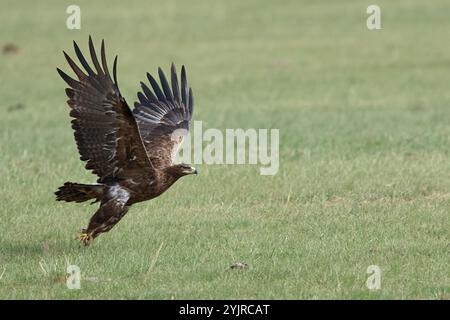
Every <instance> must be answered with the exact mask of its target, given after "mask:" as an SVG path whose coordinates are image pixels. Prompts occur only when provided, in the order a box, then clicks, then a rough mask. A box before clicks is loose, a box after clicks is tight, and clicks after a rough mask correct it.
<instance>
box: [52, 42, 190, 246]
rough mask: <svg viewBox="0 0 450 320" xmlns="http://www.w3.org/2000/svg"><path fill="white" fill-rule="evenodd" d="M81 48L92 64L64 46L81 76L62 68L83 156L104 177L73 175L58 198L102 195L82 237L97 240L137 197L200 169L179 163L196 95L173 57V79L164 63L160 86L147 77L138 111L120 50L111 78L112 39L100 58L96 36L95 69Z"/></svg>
mask: <svg viewBox="0 0 450 320" xmlns="http://www.w3.org/2000/svg"><path fill="white" fill-rule="evenodd" d="M74 48H75V53H76V55H77V57H78V60H79V62H80V64H81V65H82V67H83V68H84V70H82V69H81V68H80V67H79V66H78V65H77V64H76V63H75V62H74V61H73V60H72V59H71V58H70V57H69V56H68V55H67V54H66V52H64V51H63V53H64V56H65V58H66V60H67V62H68V63H69V65H70V67H71V68H72V70H73V72H74V73H75V74H76V76H77V78H78V80H75V79H73V78H71V77H69V76H68V75H67V74H65V73H64V72H63V71H61V70H60V69H59V68H57V71H58V73H59V74H60V76H61V77H62V78H63V79H64V81H65V82H66V83H67V84H68V85H69V87H70V88H67V89H66V94H67V96H68V97H69V100H68V101H67V103H68V105H69V107H70V109H71V110H70V116H71V117H73V118H74V119H73V120H72V128H73V129H74V131H75V133H74V135H75V141H76V143H77V147H78V151H79V153H80V159H81V160H83V161H86V169H88V170H92V172H93V173H94V174H96V175H97V176H98V180H97V184H80V183H72V182H66V183H65V184H64V185H63V186H62V187H60V188H59V189H58V191H56V192H55V194H56V200H58V201H61V200H63V201H67V202H71V201H75V202H83V201H87V200H91V199H92V200H94V202H97V201H99V202H100V207H99V209H98V210H97V212H95V214H94V215H93V216H92V217H91V219H90V221H89V225H88V227H87V228H86V229H83V230H82V233H81V235H80V240H81V242H82V243H83V244H84V245H89V244H90V242H91V241H92V239H94V238H95V237H97V236H98V235H99V234H100V233H103V232H107V231H109V230H110V229H111V228H112V227H114V225H115V224H116V223H117V222H119V220H120V219H121V218H122V217H123V216H124V215H125V214H126V213H127V211H128V209H129V207H130V206H131V205H132V204H134V203H137V202H141V201H146V200H149V199H152V198H155V197H158V196H159V195H160V194H162V193H163V192H164V191H166V190H167V189H168V188H169V187H170V186H171V185H172V184H173V183H175V181H177V180H178V179H179V178H181V177H182V176H185V175H188V174H197V171H196V169H195V168H193V167H191V166H190V165H187V164H174V163H173V158H174V156H175V155H176V153H177V150H178V148H179V147H180V145H181V143H182V140H183V137H184V136H185V134H186V133H187V130H188V129H189V122H190V120H191V118H192V112H193V107H194V102H193V96H192V90H191V88H189V89H188V85H187V81H186V70H185V68H184V66H183V67H182V68H181V79H180V82H181V86H179V84H178V77H177V73H176V69H175V66H174V64H173V63H172V67H171V72H170V75H171V85H169V83H168V81H167V79H166V76H165V75H164V73H163V71H162V70H161V68H159V69H158V74H159V79H160V82H161V87H160V86H159V85H158V83H157V81H156V80H155V79H154V78H153V77H152V76H151V75H150V74H149V73H147V78H148V80H149V82H150V85H151V87H152V89H153V91H152V90H151V89H150V88H149V87H148V86H147V85H146V84H144V83H143V82H141V88H142V92H138V94H137V97H138V100H139V101H138V102H135V104H134V109H133V111H131V110H130V108H129V107H128V104H127V103H126V101H125V99H124V98H123V97H122V95H121V93H120V90H119V87H118V85H117V74H116V72H117V56H116V58H115V59H114V64H113V73H112V74H113V77H112V78H111V74H110V72H109V70H108V65H107V62H106V54H105V44H104V41H103V40H102V45H101V63H100V61H99V60H98V58H97V53H96V51H95V49H94V45H93V43H92V38H91V37H89V51H90V55H91V60H92V64H93V66H94V68H92V67H91V66H90V65H89V64H88V62H87V61H86V59H85V58H84V56H83V54H82V53H81V51H80V49H79V47H78V45H77V44H76V43H75V42H74Z"/></svg>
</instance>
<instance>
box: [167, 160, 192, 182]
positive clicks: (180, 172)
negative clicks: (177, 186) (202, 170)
mask: <svg viewBox="0 0 450 320" xmlns="http://www.w3.org/2000/svg"><path fill="white" fill-rule="evenodd" d="M170 172H171V174H172V175H174V176H176V177H178V178H179V177H182V176H186V175H188V174H198V171H197V169H195V168H194V167H192V166H191V165H189V164H185V163H180V164H176V165H174V166H172V167H170Z"/></svg>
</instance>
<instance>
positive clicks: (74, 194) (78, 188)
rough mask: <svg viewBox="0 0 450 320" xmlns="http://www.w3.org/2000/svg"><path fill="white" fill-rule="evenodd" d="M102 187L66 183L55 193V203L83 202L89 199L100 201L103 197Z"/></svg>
mask: <svg viewBox="0 0 450 320" xmlns="http://www.w3.org/2000/svg"><path fill="white" fill-rule="evenodd" d="M103 190H104V186H103V185H98V184H97V185H95V184H81V183H72V182H66V183H64V185H63V186H61V187H59V188H58V191H56V192H55V195H56V200H57V201H67V202H71V201H75V202H83V201H88V200H91V199H96V201H98V200H100V199H101V198H102V196H103Z"/></svg>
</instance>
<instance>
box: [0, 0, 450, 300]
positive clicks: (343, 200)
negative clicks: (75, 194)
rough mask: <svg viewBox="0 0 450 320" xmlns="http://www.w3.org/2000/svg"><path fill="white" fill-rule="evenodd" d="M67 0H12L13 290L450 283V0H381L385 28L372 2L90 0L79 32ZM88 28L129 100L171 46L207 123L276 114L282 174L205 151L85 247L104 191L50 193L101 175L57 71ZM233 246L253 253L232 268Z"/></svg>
mask: <svg viewBox="0 0 450 320" xmlns="http://www.w3.org/2000/svg"><path fill="white" fill-rule="evenodd" d="M72 3H73V2H72V1H70V2H66V1H56V0H54V1H46V2H45V4H43V3H42V4H40V5H39V4H38V3H37V2H34V1H20V2H18V1H11V0H3V1H2V7H3V9H2V10H1V12H0V45H1V46H3V45H4V44H6V43H14V44H16V45H17V46H18V47H19V48H20V50H19V51H18V52H17V53H16V54H5V55H0V111H1V117H0V147H1V153H0V177H1V182H0V197H1V201H0V214H1V223H0V234H1V236H0V275H1V273H2V272H3V270H4V273H3V277H2V278H1V280H0V298H3V299H13V298H20V299H22V298H26V299H28V298H31V299H38V298H44V299H54V298H60V299H75V298H87V299H91V298H104V299H105V298H106V299H108V298H126V299H130V298H145V299H172V298H174V299H180V298H194V299H197V298H199V299H200V298H206V299H215V298H224V299H234V298H258V299H269V298H270V299H272V298H273V299H285V298H290V299H300V298H307V299H328V298H333V299H334V298H343V299H386V298H389V299H391V298H392V299H411V298H420V299H450V271H449V269H450V268H449V262H450V259H449V253H450V252H449V250H450V249H449V245H450V219H449V211H450V90H449V88H450V42H449V41H448V40H449V39H450V20H449V19H448V11H449V9H450V5H449V3H448V1H446V0H436V1H432V2H429V3H425V2H423V1H419V0H414V1H411V0H408V1H407V0H401V1H387V0H380V1H377V4H379V5H380V6H381V8H382V28H383V29H382V30H380V31H368V30H367V28H366V21H365V20H366V17H367V15H366V13H365V12H366V8H367V6H368V5H369V4H372V1H356V0H354V1H349V0H347V1H299V0H292V1H268V0H267V1H261V0H257V1H256V0H253V1H245V2H243V1H237V0H233V1H220V2H212V1H199V0H195V1H189V2H188V1H160V2H152V3H148V1H139V2H137V1H136V2H134V1H133V2H132V3H130V4H127V5H125V4H123V2H121V1H115V2H110V1H98V2H97V1H96V2H95V4H94V3H93V2H91V1H77V4H78V5H80V6H81V10H82V29H81V30H80V31H76V30H75V31H74V30H68V29H66V28H65V19H66V17H67V14H66V13H65V10H66V7H67V6H68V5H70V4H72ZM89 34H92V35H93V37H94V40H95V41H96V42H97V43H98V42H99V41H100V39H101V38H105V40H106V43H107V50H108V52H109V57H110V58H111V60H112V56H113V54H116V53H117V54H119V68H118V74H119V83H120V87H121V90H122V93H123V94H124V96H125V97H126V98H127V100H128V102H129V103H130V104H131V103H132V102H133V101H134V99H135V94H136V92H137V90H138V84H139V81H140V80H143V79H144V77H145V72H147V71H150V72H153V73H154V72H155V70H156V68H157V66H159V65H161V66H163V67H164V68H165V69H167V68H168V67H169V66H170V63H171V62H172V61H175V62H176V63H177V64H178V66H179V65H181V64H186V65H187V67H188V76H189V79H190V83H191V85H192V86H193V89H194V93H195V97H196V112H195V120H203V121H204V122H205V126H207V127H214V128H222V129H224V128H239V127H241V128H279V129H280V170H279V172H278V174H277V175H275V176H273V177H270V176H261V175H259V170H258V166H207V165H203V166H200V172H201V174H200V175H199V176H198V177H196V178H194V177H186V178H184V179H182V180H180V181H179V182H178V183H177V184H176V185H175V186H173V187H172V188H171V189H170V190H169V191H168V192H167V193H165V194H164V195H162V196H161V197H160V198H157V199H155V200H153V201H150V202H145V203H142V204H138V205H135V206H134V207H133V208H132V209H131V210H130V212H129V213H128V214H127V216H126V217H125V218H124V219H123V221H121V222H120V223H119V224H118V225H117V226H116V227H115V228H114V229H113V230H112V231H111V232H110V233H107V234H105V235H102V236H101V237H99V238H98V239H96V240H95V242H94V243H93V245H92V246H91V247H89V248H82V247H80V246H79V245H78V243H77V242H76V241H75V240H74V238H75V237H76V235H77V232H78V230H79V229H80V228H81V227H84V226H85V225H86V223H87V221H88V219H89V217H90V215H91V214H92V213H93V212H94V211H95V207H94V206H89V205H87V204H86V205H85V204H81V205H77V204H65V203H57V202H55V201H54V196H53V192H54V191H55V190H56V188H57V187H59V186H60V185H61V184H62V183H63V182H65V181H77V182H93V181H94V180H95V177H94V176H92V175H91V174H90V173H88V172H86V171H85V170H84V169H83V164H82V163H81V162H80V161H79V159H78V153H77V150H76V147H75V143H74V141H73V134H72V130H71V128H70V123H69V116H68V107H67V106H66V104H65V101H66V97H65V95H64V90H63V89H64V87H65V84H64V83H63V81H62V80H61V79H59V77H58V75H57V73H56V71H55V68H56V66H59V67H62V68H63V70H68V67H67V65H66V63H65V61H64V59H63V56H62V53H61V51H62V50H63V49H64V50H68V52H69V53H71V54H73V49H72V48H71V41H72V40H77V41H78V42H79V43H80V44H81V45H82V49H86V46H87V38H88V35H89ZM18 104H21V105H22V108H19V107H17V105H18ZM237 261H243V262H246V263H248V264H249V268H248V269H246V270H238V271H236V270H232V271H231V270H230V271H227V268H228V267H229V266H230V265H231V264H233V263H234V262H237ZM67 263H70V264H76V265H78V266H79V267H80V268H81V272H82V277H83V279H82V283H81V286H82V289H81V290H68V289H67V287H66V286H65V283H64V280H63V277H64V275H65V270H66V265H67ZM369 265H378V266H380V268H381V270H382V283H381V290H378V291H370V290H368V289H367V288H366V285H365V283H366V279H367V277H368V275H367V274H366V269H367V267H368V266H369Z"/></svg>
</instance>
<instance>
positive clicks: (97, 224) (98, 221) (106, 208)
mask: <svg viewBox="0 0 450 320" xmlns="http://www.w3.org/2000/svg"><path fill="white" fill-rule="evenodd" d="M114 195H115V197H114V198H111V199H110V200H108V201H106V202H102V204H101V205H100V208H99V209H98V210H97V212H96V213H95V214H94V215H93V216H92V217H91V220H90V221H89V225H88V227H87V229H85V230H83V231H82V233H81V235H80V241H81V243H83V244H84V245H85V246H88V245H89V244H90V243H91V241H92V240H93V239H94V238H96V237H97V236H98V235H100V234H101V233H104V232H108V231H109V230H111V229H112V227H114V226H115V225H116V223H117V222H119V221H120V219H122V217H123V216H124V215H125V214H126V213H127V212H128V208H129V207H128V206H127V205H126V203H127V201H128V199H129V194H128V192H126V191H124V190H122V189H120V190H114Z"/></svg>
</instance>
